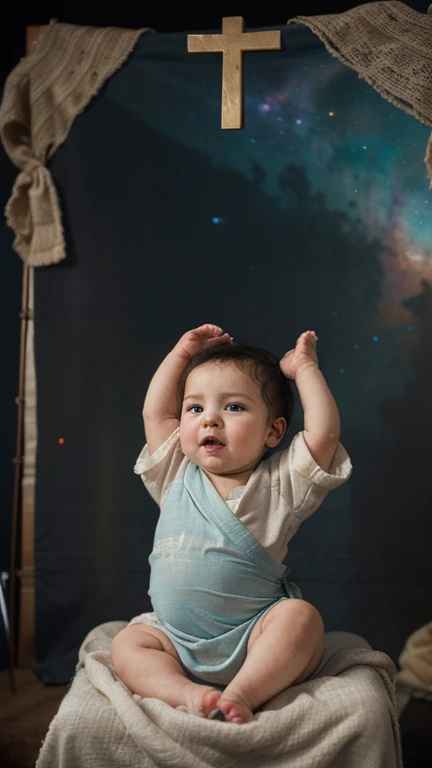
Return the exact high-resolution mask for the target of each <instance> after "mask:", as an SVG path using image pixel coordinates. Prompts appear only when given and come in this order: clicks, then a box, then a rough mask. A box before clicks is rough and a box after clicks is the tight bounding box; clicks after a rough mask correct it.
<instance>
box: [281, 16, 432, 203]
mask: <svg viewBox="0 0 432 768" xmlns="http://www.w3.org/2000/svg"><path fill="white" fill-rule="evenodd" d="M287 24H304V25H305V26H307V27H309V29H310V30H311V31H312V32H314V34H316V35H317V36H318V37H319V38H320V40H321V41H322V42H323V43H324V45H325V47H326V49H327V51H328V53H330V55H331V56H333V57H334V58H336V59H338V60H339V61H340V62H342V64H345V65H346V66H347V67H350V68H351V69H354V70H355V71H356V72H357V74H358V76H359V77H360V78H361V79H363V80H365V81H366V82H367V83H368V84H369V85H371V86H372V88H374V89H375V90H376V91H377V92H378V93H379V94H380V95H381V96H382V97H383V98H384V99H386V100H387V101H389V102H390V103H391V104H393V105H394V106H395V107H398V108H399V109H401V110H402V111H404V112H407V113H408V114H410V115H413V116H414V117H416V118H417V120H419V122H421V123H423V124H425V125H427V126H429V127H431V128H432V47H431V40H432V5H431V6H429V9H428V14H424V13H418V12H417V11H414V10H413V9H412V8H409V7H408V6H407V5H405V4H404V3H400V2H376V3H365V4H364V5H360V6H357V7H356V8H352V9H351V10H349V11H345V12H344V13H337V14H328V15H324V16H296V17H294V18H293V19H288V21H287ZM424 161H425V163H426V169H427V175H426V178H429V181H430V185H429V186H430V188H431V189H432V134H431V136H430V137H429V140H428V143H427V148H426V155H425V158H424Z"/></svg>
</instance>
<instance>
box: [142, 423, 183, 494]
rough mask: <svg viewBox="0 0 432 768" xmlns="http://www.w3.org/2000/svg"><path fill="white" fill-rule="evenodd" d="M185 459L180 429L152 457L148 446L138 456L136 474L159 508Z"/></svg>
mask: <svg viewBox="0 0 432 768" xmlns="http://www.w3.org/2000/svg"><path fill="white" fill-rule="evenodd" d="M184 458H185V455H184V453H183V451H182V449H181V446H180V429H179V427H177V429H175V430H174V432H172V434H171V435H170V436H169V437H168V438H167V440H165V442H164V443H163V444H162V445H161V446H159V448H158V449H157V451H155V452H154V453H152V454H151V456H150V454H149V450H148V447H147V445H145V446H144V448H143V449H142V451H141V453H140V455H139V456H138V459H137V462H136V464H135V467H134V472H135V474H137V475H140V477H141V480H142V481H143V483H144V485H145V487H146V488H147V490H148V492H149V494H150V496H152V498H153V499H154V500H155V502H156V503H157V504H158V505H159V507H161V506H162V504H163V502H164V500H165V496H166V494H167V492H168V489H169V487H170V485H171V484H172V483H173V481H174V479H175V477H176V475H177V472H178V470H179V468H180V465H181V463H182V461H183V460H184Z"/></svg>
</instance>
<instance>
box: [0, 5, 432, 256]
mask: <svg viewBox="0 0 432 768" xmlns="http://www.w3.org/2000/svg"><path fill="white" fill-rule="evenodd" d="M431 10H432V6H431V7H430V8H429V11H430V12H429V13H428V14H422V13H418V12H417V11H413V10H412V9H411V8H409V7H408V6H406V5H404V4H403V3H400V2H378V3H368V4H366V5H361V6H359V7H357V8H353V9H352V10H350V11H346V12H345V13H340V14H330V15H325V16H309V17H304V16H297V17H295V18H294V19H290V20H289V21H288V23H291V24H292V23H297V24H305V25H307V26H308V27H309V28H310V29H311V30H312V31H313V32H314V33H315V34H317V35H318V36H319V37H320V39H321V40H322V41H323V43H324V44H325V46H326V48H327V50H328V51H329V53H330V54H331V55H332V56H335V57H336V58H337V59H339V60H340V61H341V62H342V63H343V64H345V65H347V66H349V67H351V68H352V69H354V70H355V71H356V72H358V74H359V77H361V78H363V79H364V80H366V82H368V83H369V84H370V85H371V86H372V87H373V88H375V89H376V90H377V91H378V92H379V93H380V94H381V95H382V96H383V97H384V98H385V99H387V100H388V101H390V102H391V103H392V104H394V105H395V106H397V107H399V108H400V109H402V110H404V111H405V112H408V113H409V114H411V115H414V116H415V117H416V118H417V119H418V120H419V121H421V122H422V123H424V124H426V125H428V126H431V127H432V13H431ZM146 31H151V30H146V29H139V30H126V29H117V28H114V27H108V28H97V27H77V26H73V25H69V24H55V25H53V26H48V27H45V28H43V34H42V35H41V38H40V40H39V44H38V47H37V49H36V51H35V52H34V53H33V54H31V55H30V56H29V57H27V58H26V59H23V60H22V61H21V62H20V63H19V64H18V66H17V67H15V69H14V70H13V71H12V72H11V74H10V75H9V78H8V80H7V82H6V87H5V93H4V98H3V103H2V106H1V109H0V135H1V137H2V140H3V144H4V146H5V149H6V151H7V153H8V155H9V157H10V158H11V160H12V162H13V163H15V165H16V166H17V167H18V168H20V169H21V173H20V174H19V175H18V177H17V179H16V181H15V185H14V188H13V192H12V196H11V198H10V200H9V202H8V204H7V206H6V211H5V213H6V218H7V222H8V224H9V225H10V226H11V227H12V228H13V229H14V230H15V233H16V238H15V241H14V248H15V250H16V251H17V252H18V253H19V255H20V256H21V258H22V259H23V260H25V261H27V263H28V264H29V265H31V266H42V265H48V264H54V263H55V262H58V261H60V260H61V259H64V258H65V256H66V251H65V242H64V235H63V229H62V224H61V212H60V206H59V201H58V197H57V193H56V190H55V187H54V184H53V181H52V178H51V174H50V172H49V171H48V169H47V168H46V166H45V163H46V161H47V160H48V159H49V158H50V157H51V156H52V155H53V154H54V152H55V151H56V149H57V148H58V147H59V146H60V145H61V144H62V143H63V142H64V141H65V139H66V137H67V135H68V133H69V130H70V128H71V125H72V123H73V121H74V119H75V118H76V116H77V115H78V114H79V113H80V112H82V111H83V110H84V109H85V107H86V106H87V104H88V103H89V101H90V99H91V98H92V97H93V96H94V95H95V94H96V93H97V92H98V91H99V89H100V88H101V86H102V85H103V83H104V82H105V80H106V79H107V78H109V77H110V76H111V75H112V74H113V73H114V72H115V70H116V69H118V67H120V66H121V64H123V62H124V61H125V60H126V58H127V57H128V56H129V54H130V53H131V51H132V49H133V47H134V45H135V43H136V42H137V40H138V39H139V37H140V36H141V35H142V34H143V33H144V32H146ZM425 162H426V165H427V169H428V172H429V177H430V178H431V179H432V141H431V140H429V143H428V147H427V151H426V157H425Z"/></svg>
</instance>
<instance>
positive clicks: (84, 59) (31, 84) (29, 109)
mask: <svg viewBox="0 0 432 768" xmlns="http://www.w3.org/2000/svg"><path fill="white" fill-rule="evenodd" d="M149 31H151V30H149V29H138V30H137V29H133V30H132V29H119V28H116V27H100V28H99V27H79V26H75V25H71V24H55V25H52V26H47V27H42V28H41V34H40V37H39V41H38V45H37V48H36V50H35V52H34V53H32V54H31V55H30V56H28V57H27V58H25V59H22V60H21V62H20V63H19V64H18V65H17V66H16V67H15V69H14V70H13V71H12V72H11V74H10V75H9V77H8V79H7V81H6V85H5V91H4V97H3V102H2V105H1V109H0V135H1V138H2V141H3V145H4V147H5V149H6V152H7V153H8V155H9V157H10V159H11V160H12V162H13V163H14V164H15V165H16V166H17V167H18V168H20V169H21V173H20V174H18V176H17V178H16V180H15V184H14V187H13V191H12V195H11V197H10V199H9V201H8V203H7V205H6V209H5V214H6V220H7V223H8V224H9V226H11V227H12V229H13V230H14V231H15V233H16V238H15V241H14V249H15V250H16V251H17V253H19V255H20V256H21V258H22V259H23V260H24V261H26V262H27V263H28V264H29V265H30V266H32V267H39V266H46V265H48V264H54V263H56V262H58V261H61V259H64V258H65V256H66V249H65V241H64V235H63V227H62V223H61V212H60V205H59V200H58V196H57V192H56V189H55V187H54V184H53V180H52V177H51V173H50V172H49V170H48V169H47V168H46V166H45V163H46V161H47V160H48V159H49V158H50V157H52V155H53V154H54V152H55V151H56V149H57V148H58V147H59V146H60V145H61V144H62V143H63V142H64V141H65V139H66V137H67V135H68V133H69V131H70V129H71V126H72V123H73V121H74V120H75V118H76V117H77V115H79V114H80V112H82V111H83V110H84V109H85V108H86V106H87V104H88V103H89V101H90V100H91V99H92V98H93V96H95V95H96V94H97V93H98V91H99V90H100V88H101V87H102V85H103V84H104V82H105V80H107V78H109V77H110V76H111V75H112V74H113V73H114V72H115V71H116V70H117V69H118V68H119V67H120V66H121V65H122V64H123V63H124V61H125V60H126V59H127V57H128V56H129V54H130V53H131V51H132V49H133V47H134V45H135V44H136V42H137V40H138V39H139V37H140V36H141V35H142V34H143V33H144V32H149Z"/></svg>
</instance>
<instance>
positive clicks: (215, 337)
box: [176, 323, 233, 360]
mask: <svg viewBox="0 0 432 768" xmlns="http://www.w3.org/2000/svg"><path fill="white" fill-rule="evenodd" d="M232 340H233V337H232V336H230V335H229V334H228V333H224V332H223V330H222V328H219V326H218V325H211V323H206V324H205V325H200V327H199V328H194V329H193V330H192V331H187V332H186V333H185V334H184V335H183V336H182V337H181V339H180V341H179V342H178V343H177V344H176V349H177V351H178V352H180V354H181V355H183V356H184V357H185V358H186V359H187V360H190V358H191V357H193V356H194V355H196V354H197V353H198V352H202V351H203V350H204V349H209V347H215V346H216V345H217V344H231V342H232Z"/></svg>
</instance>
